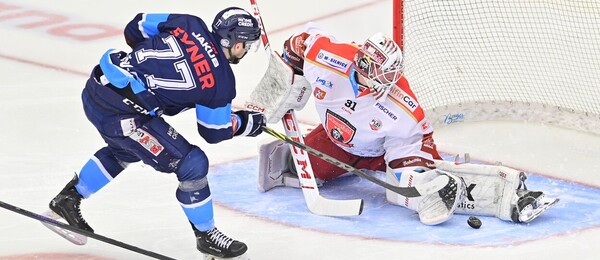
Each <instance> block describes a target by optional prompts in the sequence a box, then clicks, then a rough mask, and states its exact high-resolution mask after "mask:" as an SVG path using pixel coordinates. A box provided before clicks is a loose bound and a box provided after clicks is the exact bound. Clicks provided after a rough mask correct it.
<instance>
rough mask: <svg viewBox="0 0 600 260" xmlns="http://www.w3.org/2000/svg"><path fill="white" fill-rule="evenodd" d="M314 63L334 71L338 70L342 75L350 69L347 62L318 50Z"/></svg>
mask: <svg viewBox="0 0 600 260" xmlns="http://www.w3.org/2000/svg"><path fill="white" fill-rule="evenodd" d="M315 61H316V62H319V63H321V64H325V65H327V66H328V67H331V68H334V69H335V70H338V71H340V72H342V73H346V71H348V68H350V64H351V62H350V61H349V60H347V59H345V58H342V57H340V56H338V55H335V54H333V53H331V52H328V51H326V50H320V51H319V53H318V54H317V59H316V60H315Z"/></svg>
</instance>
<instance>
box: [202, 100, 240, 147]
mask: <svg viewBox="0 0 600 260" xmlns="http://www.w3.org/2000/svg"><path fill="white" fill-rule="evenodd" d="M196 121H197V123H198V133H199V134H200V136H202V138H204V140H206V141H207V142H208V143H218V142H221V141H224V140H228V139H231V138H233V132H234V130H233V123H232V121H231V103H227V104H225V105H223V106H218V107H209V106H205V105H200V104H196Z"/></svg>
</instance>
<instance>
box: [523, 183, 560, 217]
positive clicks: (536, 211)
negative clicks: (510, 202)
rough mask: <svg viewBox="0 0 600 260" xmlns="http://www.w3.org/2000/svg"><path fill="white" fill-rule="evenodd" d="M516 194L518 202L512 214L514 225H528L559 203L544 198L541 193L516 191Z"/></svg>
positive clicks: (555, 199)
mask: <svg viewBox="0 0 600 260" xmlns="http://www.w3.org/2000/svg"><path fill="white" fill-rule="evenodd" d="M517 194H518V195H519V200H518V201H517V204H516V205H515V208H514V209H513V214H512V220H513V221H514V222H515V223H529V222H531V221H532V220H534V219H536V218H537V217H539V216H540V215H542V213H544V212H545V211H546V210H548V209H549V208H550V207H552V206H554V205H555V204H556V203H557V202H558V201H559V199H558V198H545V195H544V193H543V192H541V191H529V190H518V191H517Z"/></svg>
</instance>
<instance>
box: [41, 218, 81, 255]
mask: <svg viewBox="0 0 600 260" xmlns="http://www.w3.org/2000/svg"><path fill="white" fill-rule="evenodd" d="M43 215H44V216H46V217H48V218H51V219H54V220H57V221H60V222H62V223H65V224H68V223H67V221H66V220H65V219H64V218H62V217H61V216H59V215H58V214H56V213H54V211H52V210H48V211H46V212H44V213H43ZM42 224H43V225H44V226H46V227H47V228H48V229H50V230H52V231H54V233H56V234H58V235H59V236H61V237H63V238H64V239H66V240H69V242H71V243H73V244H76V245H78V246H82V245H85V244H86V243H87V237H86V236H83V235H80V234H77V233H73V232H71V231H69V230H66V229H62V228H59V227H57V226H54V225H50V224H46V223H45V222H42Z"/></svg>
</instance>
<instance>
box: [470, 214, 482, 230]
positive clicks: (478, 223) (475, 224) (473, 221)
mask: <svg viewBox="0 0 600 260" xmlns="http://www.w3.org/2000/svg"><path fill="white" fill-rule="evenodd" d="M467 224H469V226H471V227H472V228H474V229H479V228H480V227H481V220H480V219H479V218H478V217H475V216H470V217H469V219H468V220H467Z"/></svg>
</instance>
